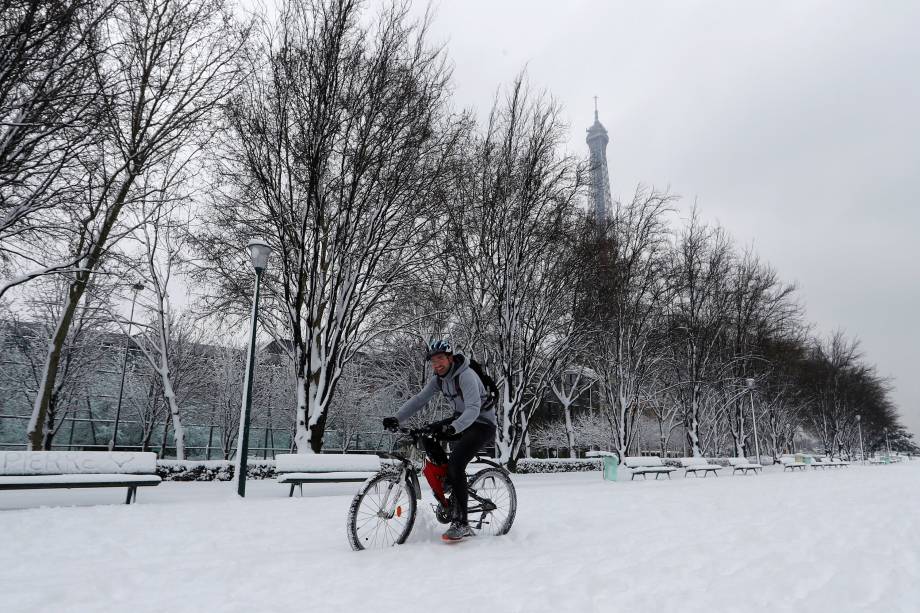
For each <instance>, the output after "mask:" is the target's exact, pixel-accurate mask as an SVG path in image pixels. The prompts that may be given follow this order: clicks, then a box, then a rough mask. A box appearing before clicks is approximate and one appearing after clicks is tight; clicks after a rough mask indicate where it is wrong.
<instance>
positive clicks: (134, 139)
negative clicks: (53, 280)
mask: <svg viewBox="0 0 920 613" xmlns="http://www.w3.org/2000/svg"><path fill="white" fill-rule="evenodd" d="M105 25H106V27H104V28H102V30H101V36H102V38H103V40H102V43H101V48H102V49H103V51H102V52H100V53H99V54H97V55H96V56H94V58H93V66H92V69H93V72H94V75H95V76H96V79H97V84H98V87H99V88H100V90H101V92H102V94H101V96H102V102H101V103H100V105H99V106H100V108H101V118H100V121H99V123H98V124H97V125H96V126H95V127H94V129H95V130H96V131H97V132H98V133H99V134H100V136H99V137H98V139H97V141H98V142H97V143H96V144H95V146H94V147H92V148H90V149H88V150H87V151H86V152H84V155H83V156H81V164H82V169H83V178H82V189H81V194H82V199H81V206H82V207H83V209H82V212H81V213H80V214H79V216H78V217H77V218H75V219H74V220H73V222H72V225H71V229H72V238H71V239H70V240H69V248H70V253H71V254H73V255H75V257H76V258H77V260H78V261H79V262H80V268H79V270H76V271H75V272H73V273H71V274H69V275H67V276H66V278H67V280H68V283H69V286H68V290H67V297H66V300H65V302H64V303H63V308H62V310H61V315H60V319H59V320H58V322H57V326H56V328H55V330H54V333H53V334H52V336H51V339H50V341H49V352H48V355H47V359H46V361H45V365H44V367H43V373H42V377H41V384H40V385H39V391H38V394H37V395H36V399H35V405H34V407H33V411H32V418H31V420H30V422H29V426H28V437H29V445H30V447H31V448H38V447H39V446H40V444H41V439H42V429H43V424H44V422H45V420H46V414H47V412H48V406H49V402H50V398H51V389H52V386H53V382H54V381H55V380H56V378H57V373H58V370H59V367H60V353H61V347H62V346H63V343H64V339H65V338H66V336H67V333H68V331H69V329H70V327H71V325H72V322H73V318H74V314H75V313H76V310H77V308H78V305H79V303H80V301H81V300H82V298H83V296H84V294H85V292H86V290H87V287H88V286H89V285H90V283H91V281H92V280H93V278H94V277H95V276H96V275H97V274H98V273H99V272H100V271H102V270H103V267H104V266H105V265H106V264H107V263H108V262H110V261H111V260H112V258H111V257H110V256H111V255H112V253H111V252H112V250H113V249H114V248H115V246H116V245H117V244H118V242H119V241H120V240H121V239H122V238H124V237H125V236H127V235H129V234H130V233H131V232H133V230H134V229H135V228H136V223H137V216H133V217H132V218H131V220H132V221H133V223H134V224H135V225H132V223H131V222H130V221H129V222H128V224H127V226H126V223H125V222H126V214H125V213H126V211H130V210H132V209H134V208H136V207H138V206H139V205H140V204H142V203H147V202H148V201H149V198H150V196H151V194H156V193H158V192H161V191H162V190H163V189H164V185H167V186H168V185H172V184H173V183H174V182H175V181H177V180H184V178H185V174H186V171H187V170H188V166H189V164H191V163H192V162H193V161H194V160H195V159H196V158H197V153H198V146H199V145H200V143H201V142H202V141H204V140H206V139H207V138H209V137H210V130H209V129H208V125H207V121H208V119H209V116H210V115H211V113H212V111H213V110H214V108H215V106H216V105H217V104H218V102H219V101H221V100H222V99H223V98H224V97H225V96H226V95H227V93H228V92H229V91H231V90H232V89H233V88H234V86H235V84H236V81H237V75H238V70H237V66H236V65H235V60H236V57H237V52H238V50H239V48H240V45H241V37H240V36H239V35H238V32H237V30H236V28H235V25H234V22H233V19H232V16H231V13H230V9H229V8H228V7H227V5H226V3H225V2H224V0H190V1H189V0H182V1H180V0H124V1H123V2H121V3H120V4H119V5H118V6H117V7H116V8H115V10H114V11H113V13H112V15H111V17H110V18H109V19H108V20H107V21H106V24H105ZM139 179H140V180H139Z"/></svg>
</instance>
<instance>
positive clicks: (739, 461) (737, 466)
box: [728, 458, 763, 475]
mask: <svg viewBox="0 0 920 613" xmlns="http://www.w3.org/2000/svg"><path fill="white" fill-rule="evenodd" d="M728 465H729V466H731V467H732V474H733V475H734V474H735V473H736V472H738V471H739V470H740V471H741V474H742V475H746V474H748V473H749V472H753V473H754V474H755V475H756V474H757V471H758V470H760V471H762V470H763V465H762V464H756V463H754V462H751V461H749V460H748V459H747V458H728Z"/></svg>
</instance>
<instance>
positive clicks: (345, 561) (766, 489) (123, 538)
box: [0, 462, 920, 613]
mask: <svg viewBox="0 0 920 613" xmlns="http://www.w3.org/2000/svg"><path fill="white" fill-rule="evenodd" d="M515 483H516V485H517V488H518V496H519V511H518V518H517V521H516V522H515V525H514V528H513V529H512V532H511V533H510V534H509V535H507V536H505V537H500V538H494V539H486V538H483V539H479V540H476V539H474V540H471V541H469V542H466V543H462V544H460V545H452V546H451V545H444V544H442V543H440V542H439V541H438V539H437V535H438V534H439V532H440V528H441V527H440V525H437V524H435V522H434V520H433V518H432V517H431V514H430V512H429V511H427V510H426V511H424V512H423V514H422V515H421V516H420V518H419V519H420V521H419V523H418V524H417V525H416V529H415V532H414V533H413V536H412V538H411V539H410V542H409V543H408V544H406V545H404V546H402V547H398V548H394V549H391V550H386V551H368V552H357V553H356V552H352V551H351V550H350V549H349V548H348V544H347V541H346V538H345V516H346V512H347V508H348V504H349V501H350V495H351V493H352V492H353V491H354V489H355V485H354V484H341V485H327V486H317V488H322V489H313V490H312V492H313V493H314V494H322V495H315V496H311V497H307V498H302V499H300V498H294V499H287V498H285V497H284V496H285V494H286V490H285V488H283V487H282V486H279V485H276V484H274V483H272V482H251V483H250V486H249V487H250V491H251V492H252V497H250V498H248V499H247V500H245V501H240V500H237V499H235V498H234V497H233V495H232V491H231V486H230V484H227V483H164V484H163V485H161V486H159V487H157V488H149V489H143V490H141V491H140V492H139V493H138V500H139V504H137V505H132V506H126V505H122V504H118V502H119V500H121V497H122V495H123V493H122V492H121V491H120V490H119V491H84V492H81V491H46V492H4V493H2V494H0V509H2V510H0V538H2V540H0V542H2V545H3V546H2V548H0V569H2V570H0V611H3V612H4V613H19V612H26V611H49V612H51V611H54V612H61V611H80V612H84V611H156V612H158V613H160V612H162V611H169V612H170V613H179V612H182V611H247V612H252V611H279V612H280V611H364V610H367V611H400V612H405V611H425V612H426V613H430V612H431V611H435V610H436V611H471V610H474V609H476V610H501V611H503V612H504V611H555V612H558V611H628V612H630V613H640V612H646V611H648V612H656V611H682V612H686V611H713V612H721V611H730V612H739V611H769V612H776V611H796V612H798V613H801V612H804V611H808V612H809V613H820V612H828V613H831V612H834V613H841V612H847V611H886V612H894V611H904V612H910V613H915V612H917V611H920V522H918V517H920V462H912V463H908V464H903V465H891V466H880V467H852V468H850V469H846V470H837V471H825V472H813V473H803V474H798V473H796V474H788V473H787V474H783V473H781V472H778V471H776V470H775V469H771V470H768V471H767V473H766V474H764V475H762V476H757V477H753V476H749V477H741V476H737V477H731V476H728V475H723V476H722V477H720V478H718V479H714V478H708V479H693V478H690V479H683V478H681V477H679V476H678V477H675V479H674V480H673V481H670V482H669V481H658V482H655V481H647V482H642V481H635V482H620V483H607V482H603V481H601V480H600V477H599V476H598V475H597V474H584V473H581V474H562V475H526V476H515ZM109 502H110V503H112V504H105V503H109ZM37 504H84V505H89V504H97V505H98V506H76V507H52V508H47V507H46V508H22V507H27V506H29V505H37ZM424 506H425V507H426V509H427V504H426V505H424Z"/></svg>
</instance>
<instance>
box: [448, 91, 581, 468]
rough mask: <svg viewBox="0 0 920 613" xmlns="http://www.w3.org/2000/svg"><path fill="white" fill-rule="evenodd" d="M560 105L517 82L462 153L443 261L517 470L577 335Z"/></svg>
mask: <svg viewBox="0 0 920 613" xmlns="http://www.w3.org/2000/svg"><path fill="white" fill-rule="evenodd" d="M563 142H564V126H563V124H562V123H561V120H560V117H559V107H558V105H557V104H556V103H555V102H553V101H551V100H550V99H549V98H548V97H547V96H545V95H540V94H535V93H533V92H531V91H529V89H528V87H527V85H526V84H525V79H524V76H523V75H521V76H519V77H518V78H517V79H516V80H515V81H514V83H513V84H512V86H511V87H510V88H509V90H508V91H507V93H506V95H505V96H504V98H503V99H499V100H497V101H496V103H495V105H494V106H493V108H492V112H491V114H490V116H489V121H488V124H487V126H486V128H485V133H484V134H483V135H482V136H479V137H476V138H474V139H473V142H472V143H470V144H469V146H468V147H467V149H466V155H465V166H463V167H461V168H460V169H459V174H458V180H457V181H456V189H455V194H454V197H453V199H452V200H451V209H450V229H449V232H448V237H449V238H448V240H449V242H448V253H449V254H450V257H451V262H452V266H451V269H450V274H451V276H453V277H454V279H456V287H457V290H458V299H457V302H456V304H457V310H458V311H459V313H460V314H459V318H460V320H461V322H462V324H461V325H460V326H458V328H459V329H460V330H462V332H463V333H464V334H465V337H466V338H465V346H467V347H469V348H470V350H471V352H472V353H473V354H474V355H475V356H476V357H477V359H481V361H482V362H484V363H485V364H487V366H488V367H489V368H490V370H491V372H492V374H493V377H494V378H495V379H496V381H497V382H498V384H499V386H500V388H501V402H500V404H499V406H498V407H497V415H498V420H499V431H498V441H497V451H498V455H499V459H500V460H501V461H502V462H513V461H514V460H515V459H517V457H518V456H519V454H520V453H521V452H522V451H523V449H524V446H525V441H526V435H527V427H528V422H529V419H530V417H531V415H532V414H533V411H534V410H535V409H536V407H537V406H538V404H539V402H540V400H541V399H542V397H543V394H544V392H545V391H546V390H547V389H548V386H549V381H550V380H551V379H552V377H553V376H554V375H555V374H556V373H557V368H558V365H559V363H560V362H561V361H562V358H563V356H564V355H565V353H566V352H567V351H568V350H569V347H570V345H571V340H572V339H573V337H574V335H575V332H576V330H577V327H576V325H575V322H574V319H573V317H572V313H571V291H572V290H571V287H572V285H573V283H574V279H575V278H576V276H577V274H578V270H577V266H576V265H575V261H574V257H573V249H572V243H573V242H574V241H573V240H572V239H573V238H574V232H573V228H574V214H575V210H576V208H575V207H576V203H577V196H578V194H579V192H580V187H581V173H580V171H579V168H578V165H577V164H576V161H575V160H574V159H573V158H571V157H570V156H567V155H566V154H565V153H564V152H563Z"/></svg>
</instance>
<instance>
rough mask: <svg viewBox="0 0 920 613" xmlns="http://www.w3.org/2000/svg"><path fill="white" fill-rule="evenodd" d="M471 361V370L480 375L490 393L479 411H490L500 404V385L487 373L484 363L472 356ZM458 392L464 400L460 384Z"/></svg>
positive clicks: (487, 391)
mask: <svg viewBox="0 0 920 613" xmlns="http://www.w3.org/2000/svg"><path fill="white" fill-rule="evenodd" d="M469 363H470V370H472V371H473V372H474V373H476V376H477V377H479V380H480V381H482V384H483V386H485V388H486V393H487V394H488V398H486V401H485V402H483V403H482V406H481V407H480V408H479V411H480V412H482V411H488V410H489V409H491V408H492V407H494V406H495V405H496V404H498V397H499V393H498V386H497V385H496V384H495V379H493V378H492V377H490V376H489V373H487V372H486V371H485V369H484V368H483V367H482V364H480V363H479V362H477V361H476V360H474V359H472V358H469ZM443 392H444V390H443V389H442V390H441V393H443ZM457 393H458V394H459V395H460V400H463V390H462V389H461V388H460V385H459V384H458V385H457Z"/></svg>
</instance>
